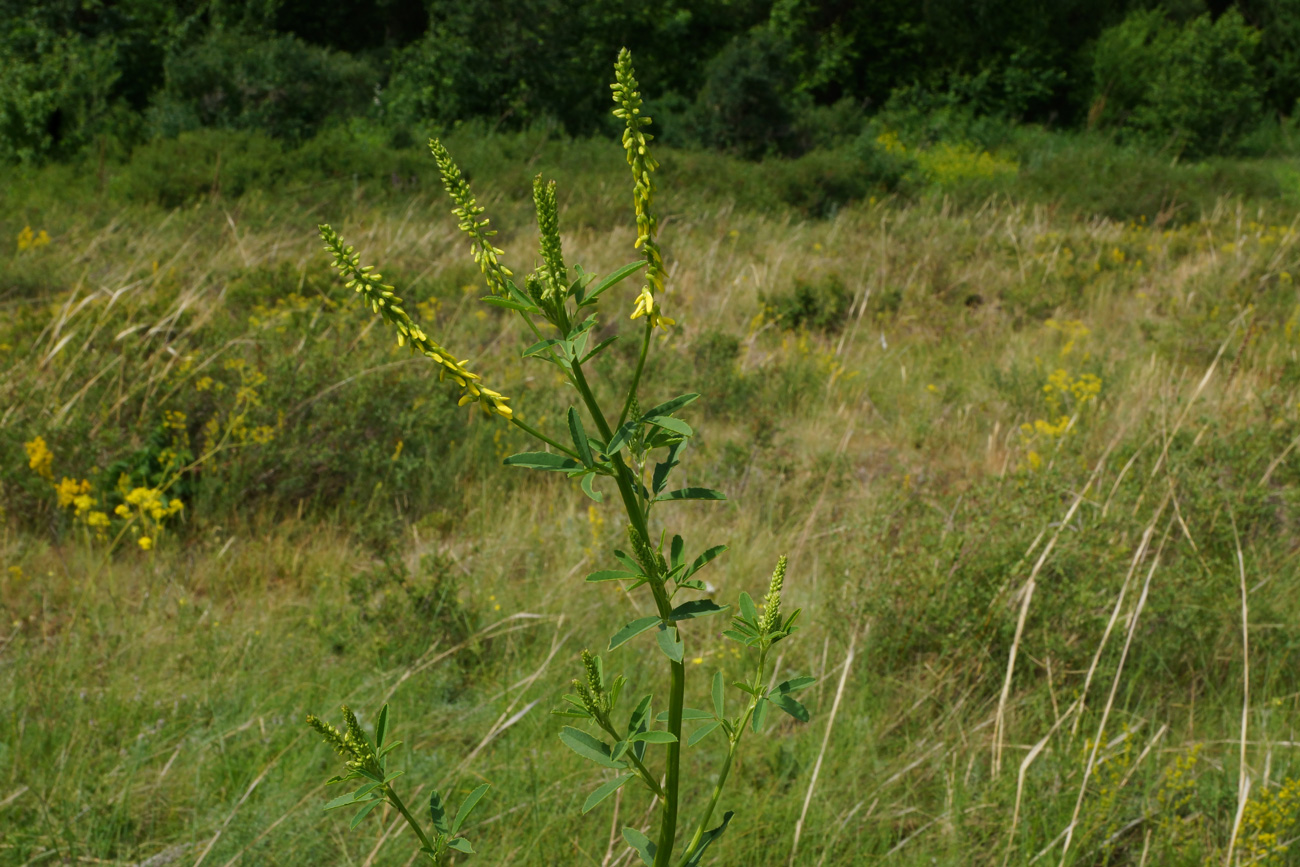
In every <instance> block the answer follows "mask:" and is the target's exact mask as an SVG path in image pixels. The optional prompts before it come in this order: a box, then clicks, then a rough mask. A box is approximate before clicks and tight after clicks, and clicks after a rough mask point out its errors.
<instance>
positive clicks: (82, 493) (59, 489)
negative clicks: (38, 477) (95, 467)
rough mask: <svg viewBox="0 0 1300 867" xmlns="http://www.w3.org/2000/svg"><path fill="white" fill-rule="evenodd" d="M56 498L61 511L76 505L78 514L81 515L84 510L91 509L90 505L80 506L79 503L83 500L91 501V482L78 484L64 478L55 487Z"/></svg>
mask: <svg viewBox="0 0 1300 867" xmlns="http://www.w3.org/2000/svg"><path fill="white" fill-rule="evenodd" d="M54 496H55V498H56V499H57V500H58V503H59V508H60V509H66V508H68V506H73V505H76V506H77V514H78V515H80V514H81V512H82V511H84V509H86V508H89V504H78V503H77V501H78V500H79V499H82V498H85V499H89V496H90V482H88V481H86V480H85V479H82V480H81V481H80V482H78V481H74V480H73V479H70V478H68V477H67V476H64V477H63V481H61V482H59V483H58V484H57V485H55V486H54Z"/></svg>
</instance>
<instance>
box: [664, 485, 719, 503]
mask: <svg viewBox="0 0 1300 867" xmlns="http://www.w3.org/2000/svg"><path fill="white" fill-rule="evenodd" d="M725 499H727V495H726V494H724V493H722V492H721V491H715V490H713V489H712V488H680V489H678V490H676V491H669V492H668V493H666V494H660V495H659V496H657V497H655V498H654V500H653V502H656V503H661V502H663V501H664V500H725Z"/></svg>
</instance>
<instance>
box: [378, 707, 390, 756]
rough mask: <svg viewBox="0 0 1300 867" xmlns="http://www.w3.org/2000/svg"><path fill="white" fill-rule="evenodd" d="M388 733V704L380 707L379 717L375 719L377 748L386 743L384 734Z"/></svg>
mask: <svg viewBox="0 0 1300 867" xmlns="http://www.w3.org/2000/svg"><path fill="white" fill-rule="evenodd" d="M387 733H388V705H387V704H385V705H384V706H383V707H381V708H380V709H379V719H378V720H376V721H375V749H379V748H380V747H382V746H383V745H384V735H385V734H387Z"/></svg>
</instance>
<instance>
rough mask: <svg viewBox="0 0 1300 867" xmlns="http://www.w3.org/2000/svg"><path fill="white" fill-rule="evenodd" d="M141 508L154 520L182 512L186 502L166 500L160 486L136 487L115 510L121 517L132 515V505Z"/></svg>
mask: <svg viewBox="0 0 1300 867" xmlns="http://www.w3.org/2000/svg"><path fill="white" fill-rule="evenodd" d="M132 506H134V507H136V508H137V509H139V510H140V513H141V514H143V515H148V516H149V517H150V518H151V519H153V520H154V521H161V520H163V519H164V518H169V517H171V516H172V515H175V514H177V513H178V512H180V510H181V509H182V508H184V504H183V503H182V502H181V501H180V500H171V501H170V502H168V501H165V500H164V498H163V492H162V491H161V490H159V489H158V488H134V489H132V490H131V492H130V493H128V494H127V495H126V502H125V503H123V504H121V505H119V506H118V507H117V508H116V509H114V512H116V513H117V516H118V517H119V518H129V517H131V507H132Z"/></svg>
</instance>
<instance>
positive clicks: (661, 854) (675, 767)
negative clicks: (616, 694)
mask: <svg viewBox="0 0 1300 867" xmlns="http://www.w3.org/2000/svg"><path fill="white" fill-rule="evenodd" d="M573 383H574V385H575V386H576V387H577V389H578V393H579V394H580V395H581V396H582V400H583V402H584V403H585V404H586V405H587V412H588V413H590V415H591V419H592V421H593V422H595V424H596V427H597V428H598V429H599V430H600V435H601V436H603V437H604V438H605V441H606V442H608V441H609V439H610V438H611V436H612V431H611V430H610V428H609V421H608V420H607V419H606V418H605V413H604V412H602V411H601V409H600V404H598V403H597V402H596V396H595V395H594V394H592V391H591V386H590V385H589V384H588V383H587V377H586V375H585V374H584V373H583V372H582V366H581V365H579V364H577V363H576V362H575V363H574V365H573ZM609 459H610V463H612V464H613V465H614V481H615V482H616V483H617V484H618V492H619V496H621V497H622V499H623V508H624V509H625V510H626V511H627V517H628V520H630V521H631V522H632V529H633V530H634V531H635V532H637V533H639V534H640V535H641V538H642V539H643V540H645V542H646V544H650V528H649V526H648V525H647V524H646V516H645V512H644V511H642V509H641V505H640V503H639V502H638V501H637V495H636V489H635V487H634V486H633V482H634V479H633V478H632V471H631V469H630V468H629V467H628V465H627V464H626V463H625V462H624V461H623V456H622V455H619V454H613V455H610V456H609ZM646 566H647V568H650V569H654V564H646ZM655 571H657V570H655ZM649 577H650V582H649V586H650V591H651V592H652V593H653V594H654V600H655V608H656V609H657V610H658V612H659V616H660V617H662V618H663V619H664V621H665V622H668V619H669V615H671V614H672V603H671V601H670V600H669V598H668V592H667V590H666V589H665V587H664V577H663V576H662V575H651V576H649ZM679 637H680V636H679ZM671 666H672V667H671V669H670V683H669V691H668V731H669V732H670V733H671V734H672V735H673V737H675V738H676V740H675V741H674V742H673V743H671V744H669V745H668V767H667V770H666V771H665V774H664V787H663V788H664V798H663V802H664V808H663V818H662V821H661V823H660V825H659V842H658V844H657V846H658V849H657V851H656V852H655V862H654V867H669V865H670V864H671V863H672V857H673V848H674V846H675V843H676V840H677V793H678V785H679V771H680V768H681V753H682V708H683V707H684V705H685V694H686V666H685V664H684V663H682V662H674V663H672V664H671Z"/></svg>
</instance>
